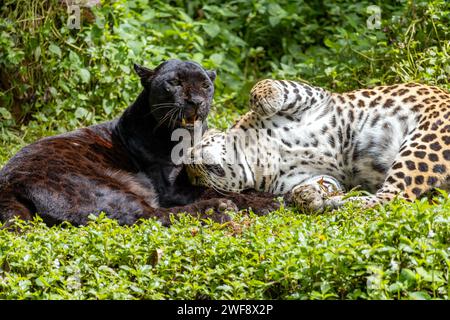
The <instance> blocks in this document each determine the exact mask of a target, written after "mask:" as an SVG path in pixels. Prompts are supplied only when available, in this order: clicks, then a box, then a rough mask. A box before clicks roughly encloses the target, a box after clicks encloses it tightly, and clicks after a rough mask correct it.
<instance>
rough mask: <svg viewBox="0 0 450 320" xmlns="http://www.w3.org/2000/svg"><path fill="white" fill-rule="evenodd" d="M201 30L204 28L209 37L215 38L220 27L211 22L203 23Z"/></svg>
mask: <svg viewBox="0 0 450 320" xmlns="http://www.w3.org/2000/svg"><path fill="white" fill-rule="evenodd" d="M203 30H205V32H206V33H207V34H208V35H209V36H210V37H211V38H215V37H216V36H217V35H218V34H219V33H220V27H219V26H218V25H217V24H213V23H208V24H204V25H203Z"/></svg>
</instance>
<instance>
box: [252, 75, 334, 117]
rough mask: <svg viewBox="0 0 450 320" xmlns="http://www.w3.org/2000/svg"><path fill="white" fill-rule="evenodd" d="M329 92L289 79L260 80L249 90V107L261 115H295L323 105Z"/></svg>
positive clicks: (328, 96)
mask: <svg viewBox="0 0 450 320" xmlns="http://www.w3.org/2000/svg"><path fill="white" fill-rule="evenodd" d="M329 99H330V94H329V93H328V92H327V91H326V90H324V89H322V88H318V87H313V86H310V85H308V84H305V83H300V82H295V81H289V80H271V79H266V80H261V81H259V82H258V83H257V84H256V85H255V86H254V87H253V88H252V90H251V92H250V109H251V110H253V111H254V112H256V113H257V114H259V115H261V116H263V117H270V116H273V115H274V114H276V113H278V112H282V113H285V114H290V115H295V114H300V113H301V111H304V110H306V109H309V108H315V107H317V106H322V105H324V104H325V103H326V102H327V101H328V100H329Z"/></svg>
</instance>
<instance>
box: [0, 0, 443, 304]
mask: <svg viewBox="0 0 450 320" xmlns="http://www.w3.org/2000/svg"><path fill="white" fill-rule="evenodd" d="M64 2H65V1H57V0H53V1H49V0H47V1H37V0H32V1H29V0H16V1H12V0H4V1H3V2H2V3H3V4H2V7H1V9H0V10H1V11H0V164H2V163H4V162H5V161H6V160H7V159H8V158H9V157H10V156H12V155H13V154H14V153H15V152H16V151H17V150H18V149H19V148H21V147H22V146H24V145H25V144H26V143H29V142H31V141H33V140H36V139H37V138H39V137H42V136H45V135H50V134H55V133H58V132H64V131H67V130H71V129H73V128H76V127H80V126H85V125H89V124H92V123H96V122H100V121H104V120H105V119H111V118H113V117H115V116H117V115H118V114H119V113H120V112H121V111H123V110H124V108H125V107H126V106H127V105H128V104H129V103H130V102H131V101H133V99H134V98H135V97H136V96H137V94H138V92H139V90H140V88H139V82H138V80H137V77H136V76H135V75H134V74H133V72H132V64H133V62H138V63H143V64H145V65H147V66H150V67H154V66H156V65H158V64H159V63H160V62H162V61H163V60H165V59H168V58H180V59H191V60H195V61H198V62H200V63H201V64H203V65H204V66H205V67H208V68H215V69H216V70H217V71H218V79H217V81H216V87H217V91H216V100H215V107H214V110H213V112H212V115H211V117H210V122H211V123H212V124H213V125H214V126H217V127H222V128H224V127H227V126H228V125H229V123H230V121H231V119H233V118H234V117H236V116H237V115H238V114H239V113H242V112H243V111H245V110H246V108H247V99H248V91H249V89H250V87H251V86H252V85H253V84H254V83H255V82H256V81H257V80H258V79H261V78H264V77H279V78H291V79H303V80H305V81H308V82H310V83H312V84H314V85H320V86H324V87H326V88H328V89H331V90H335V91H345V90H350V89H354V88H359V87H363V86H370V85H377V84H388V83H394V82H404V81H420V82H425V83H429V84H436V85H439V86H441V87H443V88H446V89H450V81H449V75H450V63H449V61H450V59H449V50H450V42H449V40H450V3H449V2H448V1H444V0H433V1H410V0H408V1H407V0H396V1H375V2H374V1H357V2H354V1H350V0H338V1H325V0H323V1H303V0H276V1H275V0H235V1H228V2H224V1H222V0H203V1H201V0H192V1H182V0H178V1H164V0H161V1H158V0H155V1H152V0H150V1H149V0H127V1H125V0H117V1H102V2H101V4H99V5H97V6H93V7H90V8H88V7H82V8H81V25H80V29H70V28H69V27H68V24H67V21H68V18H69V13H68V10H67V6H66V5H65V4H64ZM69 2H70V1H69ZM72 2H75V1H72ZM89 2H90V3H95V2H97V1H89ZM373 5H376V6H377V7H378V8H379V9H380V12H381V16H380V18H381V20H380V24H379V25H377V24H376V21H377V19H376V13H375V11H374V9H373V7H371V6H373ZM375 10H376V9H375ZM448 212H449V204H448V201H444V200H442V201H441V202H440V204H438V205H436V206H430V205H428V204H426V203H417V204H411V205H406V204H402V203H398V204H393V205H391V206H387V207H386V208H382V209H380V210H378V211H377V210H375V211H369V212H359V211H358V210H356V209H352V208H347V209H343V210H341V211H340V212H338V213H333V214H327V215H324V216H313V217H309V216H304V215H298V213H296V212H293V211H289V210H281V211H280V212H275V213H273V214H271V215H269V216H268V217H264V218H256V217H250V218H248V217H242V216H239V215H238V216H237V217H236V223H237V224H236V225H232V226H218V225H214V224H213V225H209V226H207V227H200V226H199V225H198V224H197V223H196V222H195V221H191V220H189V219H187V220H186V221H182V222H181V223H179V224H177V225H176V226H175V227H173V228H169V229H165V228H161V227H160V226H159V224H158V223H156V222H153V221H147V222H146V223H144V224H142V225H140V226H135V227H133V228H121V227H118V226H116V225H115V224H114V222H111V221H105V220H102V221H101V222H100V223H98V222H95V223H93V224H92V225H91V226H89V227H86V228H81V229H80V228H69V227H68V228H62V229H61V228H51V229H49V228H46V227H44V226H42V225H37V226H35V227H34V228H33V229H32V230H34V231H30V232H27V233H25V234H23V235H20V236H18V235H15V234H10V233H5V232H2V231H0V298H43V297H53V298H87V297H89V298H106V297H107V298H143V297H145V298H202V297H208V298H351V299H353V298H430V297H431V298H448V296H449V291H450V286H449V284H448V278H449V267H450V260H449V254H450V251H449V243H450V232H449V226H450V218H449V213H448ZM159 249H161V250H162V251H161V252H162V258H161V259H160V262H158V261H159V260H158V254H157V252H160V251H157V250H159ZM155 255H156V258H155ZM149 259H150V260H149ZM155 259H156V260H155ZM152 261H153V262H152ZM155 261H156V262H155ZM374 283H375V284H374Z"/></svg>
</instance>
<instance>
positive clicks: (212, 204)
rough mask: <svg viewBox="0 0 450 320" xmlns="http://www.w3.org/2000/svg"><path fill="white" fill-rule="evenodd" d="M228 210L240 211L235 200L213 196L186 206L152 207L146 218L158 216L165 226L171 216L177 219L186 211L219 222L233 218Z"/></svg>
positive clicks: (167, 224)
mask: <svg viewBox="0 0 450 320" xmlns="http://www.w3.org/2000/svg"><path fill="white" fill-rule="evenodd" d="M227 211H235V212H236V211H238V207H237V206H236V205H235V204H234V202H233V201H231V200H229V199H225V198H213V199H207V200H200V201H197V202H194V203H192V204H189V205H186V206H179V207H172V208H157V209H153V208H151V209H150V210H148V211H147V212H146V214H145V218H152V217H156V218H157V219H158V220H159V221H161V223H162V225H163V226H170V225H171V217H174V218H175V219H177V217H178V216H179V215H180V214H183V213H186V214H190V215H192V216H194V217H198V218H200V219H211V220H212V221H214V222H217V223H225V222H228V221H230V220H231V217H230V216H229V215H228V214H227Z"/></svg>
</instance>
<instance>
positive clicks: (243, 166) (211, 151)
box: [186, 130, 253, 192]
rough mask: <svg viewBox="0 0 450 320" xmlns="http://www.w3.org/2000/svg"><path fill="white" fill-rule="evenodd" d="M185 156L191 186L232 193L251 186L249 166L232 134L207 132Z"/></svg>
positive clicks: (215, 131) (214, 131)
mask: <svg viewBox="0 0 450 320" xmlns="http://www.w3.org/2000/svg"><path fill="white" fill-rule="evenodd" d="M188 159H190V161H189V163H188V164H187V165H186V168H187V172H188V175H189V178H190V180H191V183H192V184H193V185H201V186H207V187H211V188H214V189H217V190H220V191H232V192H240V191H242V190H245V189H247V188H251V186H252V183H253V182H252V180H251V177H252V173H251V168H250V167H249V165H248V163H247V161H246V156H245V154H244V153H243V152H242V150H241V149H240V146H239V144H238V143H236V142H235V141H233V138H232V135H228V134H226V133H224V132H220V131H217V130H209V131H207V132H206V133H205V134H204V136H203V138H202V140H201V142H200V143H198V144H197V145H195V146H194V147H193V148H191V149H190V150H189V151H188ZM242 177H244V179H243V178H242Z"/></svg>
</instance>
